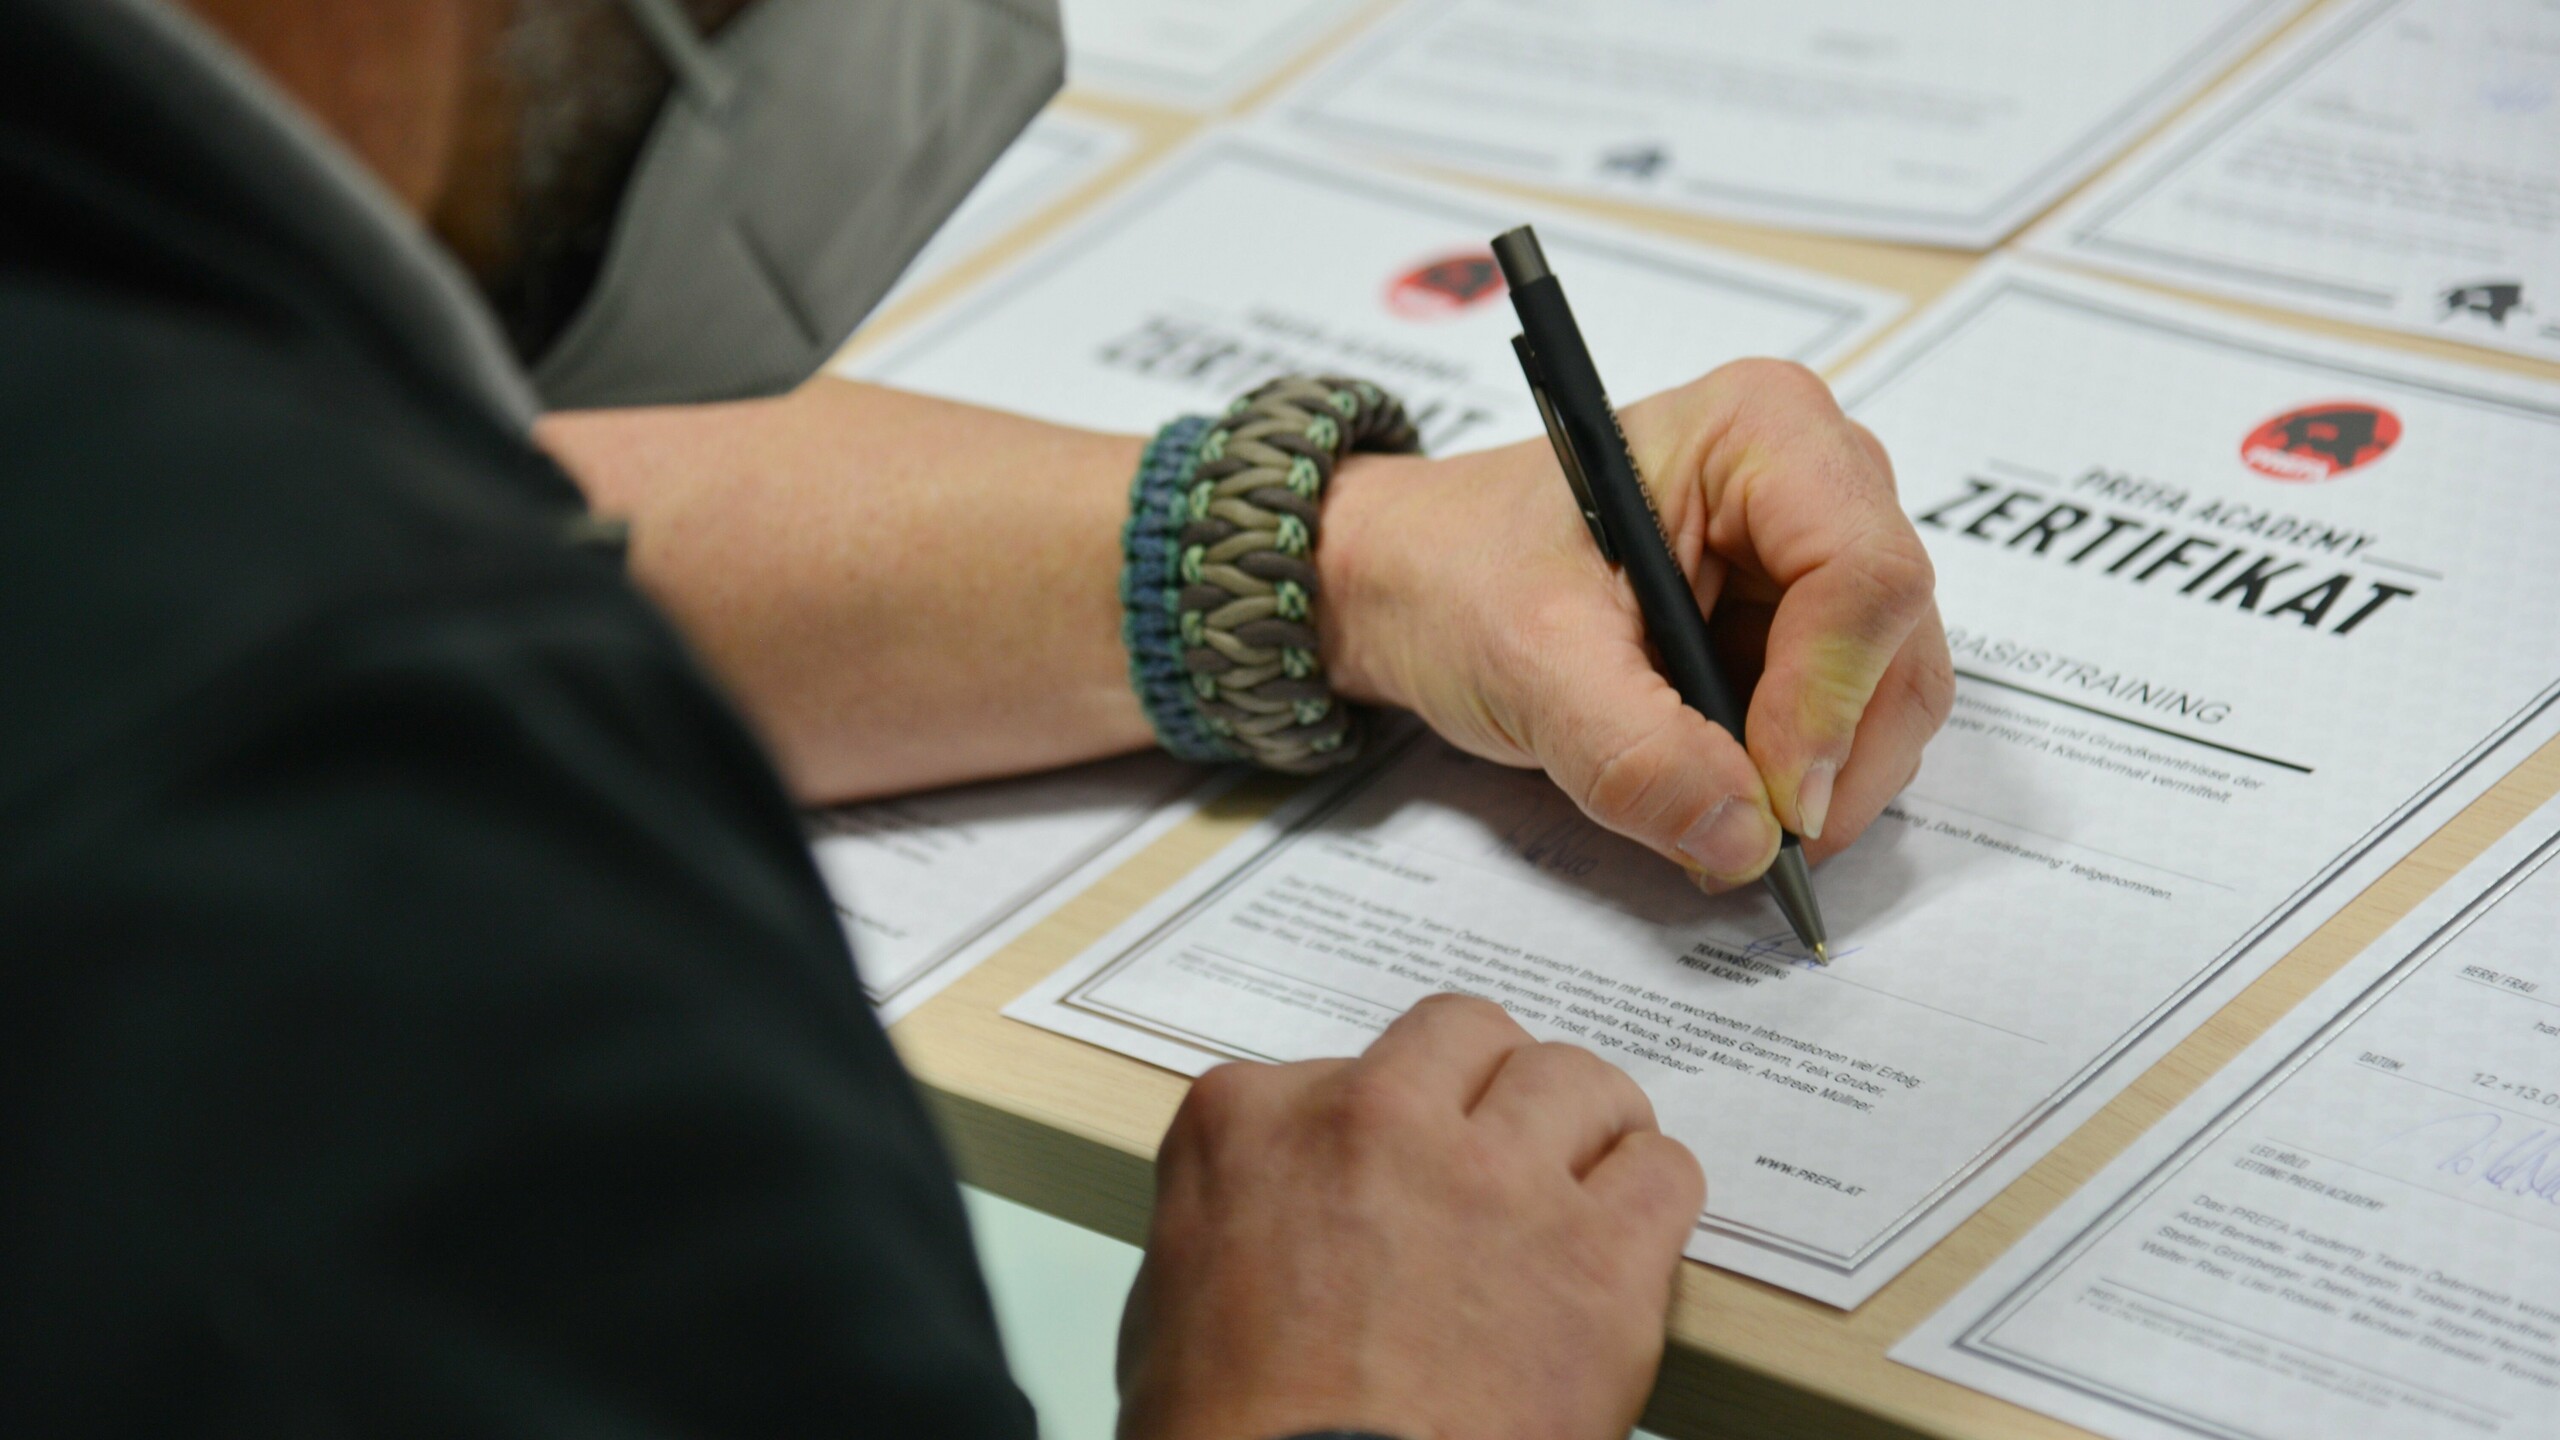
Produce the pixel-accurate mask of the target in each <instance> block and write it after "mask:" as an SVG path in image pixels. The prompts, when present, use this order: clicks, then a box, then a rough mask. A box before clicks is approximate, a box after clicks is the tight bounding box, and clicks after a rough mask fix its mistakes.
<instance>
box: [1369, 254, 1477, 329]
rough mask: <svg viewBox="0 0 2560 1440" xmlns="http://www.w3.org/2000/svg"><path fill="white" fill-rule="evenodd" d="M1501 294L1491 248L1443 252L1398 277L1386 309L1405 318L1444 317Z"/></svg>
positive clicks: (1428, 318)
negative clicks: (1462, 252) (1444, 253)
mask: <svg viewBox="0 0 2560 1440" xmlns="http://www.w3.org/2000/svg"><path fill="white" fill-rule="evenodd" d="M1501 293H1502V267H1501V266H1499V265H1496V264H1495V263H1493V252H1492V251H1490V250H1470V251H1468V252H1466V253H1465V254H1462V255H1444V256H1442V257H1441V258H1439V259H1437V260H1434V261H1432V262H1430V263H1429V264H1427V265H1422V266H1419V267H1417V268H1415V269H1413V270H1410V271H1407V272H1406V273H1405V274H1403V275H1401V276H1398V277H1397V279H1396V282H1395V283H1394V284H1392V285H1389V286H1388V287H1387V309H1388V310H1390V311H1392V312H1393V313H1395V314H1397V315H1400V316H1402V317H1404V318H1405V319H1407V320H1445V319H1447V318H1448V317H1450V316H1452V315H1456V314H1458V313H1460V312H1461V311H1465V310H1472V309H1474V308H1475V307H1476V306H1478V305H1481V304H1483V303H1484V302H1485V301H1487V300H1490V299H1492V298H1493V297H1494V296H1496V295H1499V294H1501Z"/></svg>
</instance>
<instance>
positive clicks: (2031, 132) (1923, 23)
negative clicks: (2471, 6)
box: [1281, 0, 2301, 250]
mask: <svg viewBox="0 0 2560 1440" xmlns="http://www.w3.org/2000/svg"><path fill="white" fill-rule="evenodd" d="M2299 8H2301V6H2300V0H2073V3H2071V4H2067V5H2055V4H2052V3H2049V0H1934V3H1929V4H1913V3H1910V0H1810V3H1807V0H1418V3H1415V4H1414V5H1412V6H1411V7H1410V8H1409V9H1408V10H1407V11H1406V12H1405V13H1404V14H1403V15H1402V16H1401V17H1399V18H1398V19H1397V20H1396V21H1394V22H1391V23H1390V24H1389V25H1387V26H1384V27H1381V28H1380V29H1379V30H1378V31H1376V32H1375V33H1373V34H1371V35H1369V36H1366V37H1364V38H1363V39H1362V40H1361V41H1359V42H1357V43H1355V44H1354V45H1353V46H1351V47H1350V48H1349V49H1347V50H1346V51H1345V52H1344V54H1343V56H1342V58H1341V59H1340V60H1338V61H1336V62H1334V63H1332V64H1330V65H1328V66H1327V67H1326V68H1325V69H1324V70H1322V71H1320V72H1319V73H1318V74H1317V75H1316V76H1315V77H1314V78H1313V79H1312V80H1310V81H1309V82H1308V83H1307V84H1306V85H1305V86H1303V87H1301V88H1299V89H1298V90H1296V91H1293V92H1292V93H1291V94H1290V95H1289V96H1287V97H1285V98H1284V99H1283V101H1282V102H1281V113H1282V114H1283V116H1284V117H1285V118H1286V119H1287V120H1288V122H1289V123H1292V124H1297V125H1303V126H1306V127H1308V128H1310V129H1312V130H1313V131H1315V132H1317V133H1319V134H1322V135H1324V136H1327V137H1329V138H1334V139H1339V140H1345V141H1350V142H1353V143H1357V144H1361V145H1364V146H1372V147H1380V148H1384V149H1388V150H1392V151H1395V152H1398V153H1400V154H1403V155H1407V156H1410V157H1413V158H1416V159H1420V160H1423V161H1426V162H1428V163H1431V164H1435V165H1443V166H1450V167H1454V168H1460V169H1466V170H1472V171H1477V172H1481V173H1484V174H1489V175H1494V176H1498V177H1501V178H1505V179H1513V180H1519V181H1523V182H1526V183H1529V184H1534V185H1546V186H1554V187H1558V188H1562V189H1568V190H1581V191H1596V192H1600V193H1604V194H1608V195H1612V196H1618V197H1622V198H1627V199H1633V200H1639V201H1642V202H1644V203H1646V204H1651V205H1661V206H1666V207H1672V208H1677V209H1686V210H1695V211H1700V212H1703V213H1708V214H1717V215H1729V216H1734V217H1737V218H1740V219H1744V220H1754V221H1761V222H1765V223H1768V224H1773V225H1785V226H1790V227H1794V228H1798V229H1807V230H1826V231H1832V232H1836V233H1839V234H1846V235H1868V236H1874V237H1876V238H1879V239H1885V240H1908V241H1918V242H1922V243H1926V244H1937V245H1955V246H1962V247H1964V248H1967V249H1976V250H1979V249H1984V248H1987V247H1989V246H1992V245H1994V244H1997V243H1998V242H1999V241H2000V240H2001V238H2002V237H2004V236H2006V235H2007V234H2008V233H2009V232H2010V231H2012V230H2015V229H2016V228H2017V227H2018V226H2020V225H2022V224H2024V223H2025V222H2026V221H2027V220H2028V219H2030V218H2031V217H2033V216H2034V215H2035V214H2036V213H2037V212H2038V211H2040V210H2042V209H2044V208H2045V207H2046V206H2048V205H2050V204H2052V203H2053V202H2054V201H2055V200H2056V199H2058V198H2060V197H2061V196H2062V195H2063V194H2064V193H2065V192H2067V191H2068V190H2070V188H2071V187H2072V186H2073V185H2076V184H2077V183H2079V182H2080V180H2081V179H2083V178H2084V177H2086V176H2087V175H2089V174H2090V173H2091V172H2093V171H2095V170H2096V169H2097V168H2098V167H2099V166H2100V165H2102V164H2104V163H2105V162H2106V160H2107V159H2108V158H2109V157H2110V156H2111V155H2113V154H2114V152H2115V151H2116V150H2117V149H2119V148H2120V147H2122V146H2124V145H2126V144H2128V143H2130V142H2131V141H2132V140H2133V139H2134V138H2135V137H2136V136H2138V135H2140V134H2141V133H2142V131H2143V129H2144V128H2145V127H2147V126H2148V125H2150V124H2152V123H2154V122H2156V121H2157V120H2159V119H2160V118H2161V117H2162V116H2163V115H2165V114H2167V113H2168V112H2169V111H2170V110H2171V109H2173V108H2175V107H2176V106H2177V105H2178V103H2179V102H2181V101H2182V100H2184V99H2185V98H2187V97H2188V96H2190V95H2193V94H2194V93H2196V91H2198V90H2199V89H2201V88H2202V87H2203V86H2204V85H2205V84H2206V83H2207V82H2208V81H2210V80H2211V79H2212V78H2213V77H2214V76H2215V75H2216V74H2217V73H2219V72H2220V70H2221V69H2222V67H2224V66H2226V65H2228V64H2230V63H2231V62H2232V61H2234V60H2236V59H2238V58H2239V57H2240V56H2241V55H2243V54H2245V53H2246V52H2247V50H2248V47H2249V46H2250V45H2251V44H2253V43H2255V42H2256V41H2257V40H2259V39H2260V38H2262V37H2264V36H2265V35H2266V34H2268V33H2269V32H2270V31H2272V30H2273V29H2274V28H2275V27H2276V26H2277V25H2278V24H2280V23H2282V22H2283V20H2284V19H2285V18H2286V17H2287V16H2288V15H2290V14H2292V13H2293V12H2294V11H2296V10H2298V9H2299Z"/></svg>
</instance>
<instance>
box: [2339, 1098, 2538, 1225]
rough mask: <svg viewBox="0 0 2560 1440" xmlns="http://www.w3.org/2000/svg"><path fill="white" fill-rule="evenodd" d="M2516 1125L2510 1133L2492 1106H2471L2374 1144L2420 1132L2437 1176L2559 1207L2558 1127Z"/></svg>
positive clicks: (2392, 1142)
mask: <svg viewBox="0 0 2560 1440" xmlns="http://www.w3.org/2000/svg"><path fill="white" fill-rule="evenodd" d="M2516 1128H2517V1130H2519V1131H2521V1132H2522V1133H2520V1134H2511V1133H2509V1131H2508V1127H2507V1117H2506V1116H2504V1115H2501V1114H2499V1113H2498V1112H2496V1111H2494V1110H2475V1111H2471V1112H2470V1113H2468V1114H2462V1115H2446V1116H2442V1117H2439V1118H2437V1119H2434V1120H2430V1121H2428V1122H2426V1123H2425V1124H2423V1125H2413V1126H2411V1127H2410V1128H2408V1129H2406V1130H2403V1131H2401V1132H2400V1133H2399V1134H2397V1135H2394V1136H2392V1137H2391V1138H2390V1139H2388V1140H2385V1141H2383V1142H2382V1143H2381V1144H2380V1145H2376V1146H2375V1147H2373V1148H2374V1150H2377V1151H2379V1150H2387V1149H2389V1148H2390V1147H2392V1146H2394V1145H2397V1144H2399V1143H2400V1142H2401V1141H2403V1140H2415V1139H2417V1138H2418V1137H2421V1136H2424V1137H2426V1139H2427V1140H2428V1141H2430V1142H2432V1143H2431V1144H2430V1145H2429V1147H2428V1148H2427V1149H2426V1150H2425V1151H2422V1153H2426V1154H2432V1155H2433V1156H2434V1157H2435V1159H2434V1162H2433V1164H2434V1169H2435V1171H2436V1173H2437V1174H2439V1175H2451V1176H2453V1177H2454V1178H2456V1179H2458V1180H2464V1181H2468V1182H2470V1183H2471V1184H2474V1185H2486V1186H2488V1187H2489V1188H2490V1189H2492V1190H2495V1191H2497V1192H2498V1193H2499V1194H2501V1195H2514V1196H2517V1197H2519V1198H2522V1199H2529V1200H2539V1201H2541V1202H2543V1203H2544V1204H2546V1205H2560V1129H2553V1128H2552V1127H2550V1126H2548V1125H2523V1126H2518V1127H2516ZM2429 1132H2434V1133H2432V1134H2430V1133H2429ZM2368 1153H2370V1152H2368Z"/></svg>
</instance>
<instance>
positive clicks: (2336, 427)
mask: <svg viewBox="0 0 2560 1440" xmlns="http://www.w3.org/2000/svg"><path fill="white" fill-rule="evenodd" d="M2398 443H2400V417H2399V416H2397V415H2394V414H2392V413H2391V412H2390V411H2388V410H2385V409H2383V408H2382V407H2381V406H2379V405H2366V404H2363V403H2361V402H2358V401H2354V400H2337V401H2331V402H2328V403H2326V404H2320V405H2305V406H2303V407H2302V408H2301V409H2299V410H2287V411H2286V412H2284V413H2283V414H2281V415H2278V416H2277V417H2275V418H2274V419H2272V420H2270V421H2268V422H2267V423H2266V424H2264V425H2261V426H2259V427H2258V428H2257V429H2255V430H2252V431H2250V432H2249V438H2248V439H2246V440H2243V441H2241V442H2240V458H2241V459H2242V460H2245V461H2247V462H2248V464H2249V468H2250V469H2252V470H2255V471H2257V472H2258V473H2259V474H2261V475H2264V476H2267V477H2269V478H2270V479H2275V480H2287V481H2293V482H2296V483H2305V482H2309V481H2314V480H2334V479H2336V478H2337V477H2338V476H2340V475H2343V474H2345V473H2346V472H2348V471H2350V470H2353V469H2355V468H2356V467H2357V466H2359V465H2370V464H2372V463H2373V462H2374V461H2376V460H2379V459H2381V458H2382V456H2383V453H2384V452H2385V451H2387V450H2389V449H2390V448H2391V447H2392V446H2394V445H2396V444H2398Z"/></svg>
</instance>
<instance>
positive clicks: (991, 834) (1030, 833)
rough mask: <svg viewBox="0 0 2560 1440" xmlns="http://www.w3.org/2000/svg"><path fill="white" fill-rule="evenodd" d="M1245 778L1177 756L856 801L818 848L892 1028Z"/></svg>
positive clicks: (826, 828)
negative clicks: (1233, 781) (1189, 763)
mask: <svg viewBox="0 0 2560 1440" xmlns="http://www.w3.org/2000/svg"><path fill="white" fill-rule="evenodd" d="M1230 778H1231V777H1226V776H1220V775H1207V774H1204V773H1203V772H1202V771H1200V770H1199V769H1197V768H1195V767H1192V766H1186V765H1181V764H1178V763H1176V762H1175V761H1174V760H1173V759H1172V757H1170V756H1166V755H1156V754H1148V755H1131V756H1126V757H1123V758H1121V759H1117V760H1106V761H1102V762H1100V763H1098V764H1093V765H1080V766H1077V767H1075V768H1073V769H1068V770H1060V771H1056V772H1054V773H1052V774H1048V775H1041V776H1035V777H1033V778H1031V779H1027V780H1007V781H998V782H994V783H991V784H985V785H970V786H964V787H961V788H958V789H952V790H939V791H934V792H932V793H929V794H923V795H907V796H901V797H899V798H897V799H894V800H876V801H872V802H870V803H868V804H863V805H848V806H845V807H843V808H841V809H836V810H829V811H824V812H821V813H819V814H817V815H813V816H811V817H810V822H809V833H810V841H809V848H810V851H811V853H812V854H813V855H814V856H815V857H816V859H817V862H818V873H819V874H820V875H821V876H822V877H823V878H824V879H825V880H826V882H827V890H828V893H829V894H830V895H832V896H833V897H834V899H835V903H836V910H837V913H838V914H839V915H841V916H842V917H843V919H844V926H845V935H846V937H847V938H848V939H849V940H850V941H851V942H852V944H853V958H854V968H855V970H856V971H858V972H859V973H860V975H861V976H862V986H863V990H864V991H865V992H866V993H867V994H869V995H870V997H871V1003H872V1005H873V1006H874V1007H876V1008H877V1009H878V1010H879V1012H880V1018H881V1020H882V1021H883V1022H884V1023H885V1022H887V1021H892V1020H896V1019H898V1018H899V1017H900V1016H902V1015H905V1014H906V1013H907V1012H908V1011H910V1010H913V1009H914V1008H916V1007H917V1006H918V1005H921V1004H923V1003H924V1002H925V1001H927V1000H930V999H932V998H933V997H934V996H935V995H938V994H940V993H941V992H942V990H943V988H944V987H946V986H948V985H949V984H950V983H951V982H952V981H954V980H957V979H959V978H960V977H961V976H962V975H964V974H966V973H968V971H969V969H970V967H972V966H974V965H975V964H977V962H979V961H980V960H983V959H985V958H987V957H988V956H990V955H992V954H994V953H995V952H996V951H998V950H1000V949H1002V948H1003V947H1004V946H1005V945H1006V944H1007V943H1009V942H1010V941H1011V940H1012V939H1013V938H1014V937H1015V936H1016V935H1019V934H1021V933H1022V931H1024V930H1025V929H1027V928H1029V927H1030V925H1031V924H1032V923H1033V922H1035V921H1037V920H1038V919H1039V918H1040V917H1041V916H1043V915H1045V914H1046V913H1047V912H1048V909H1049V908H1050V906H1051V904H1053V903H1054V902H1055V901H1058V900H1063V899H1066V898H1067V897H1069V896H1072V895H1074V894H1076V893H1077V892H1079V891H1081V890H1083V889H1084V888H1085V887H1086V886H1088V885H1090V884H1091V883H1092V882H1093V881H1095V880H1098V879H1100V878H1102V876H1103V875H1104V874H1105V873H1107V872H1108V871H1109V870H1110V869H1111V868H1112V867H1113V866H1114V865H1115V864H1117V863H1118V861H1120V860H1122V859H1125V858H1127V857H1128V856H1129V855H1131V854H1133V853H1135V852H1136V851H1137V850H1138V849H1139V848H1141V847H1143V846H1144V845H1145V844H1146V843H1147V842H1149V841H1152V840H1153V839H1155V838H1156V837H1157V836H1159V835H1161V834H1163V833H1164V832H1165V831H1166V830H1168V829H1171V828H1172V827H1173V825H1174V824H1176V823H1177V822H1179V821H1180V820H1181V819H1183V817H1185V816H1187V815H1189V814H1191V813H1192V812H1193V811H1194V810H1196V809H1197V808H1198V807H1199V804H1200V803H1201V802H1202V801H1204V800H1206V799H1207V798H1208V797H1209V796H1210V795H1211V794H1213V793H1215V791H1216V790H1217V789H1219V788H1222V787H1223V785H1224V784H1225V783H1227V782H1228V780H1229V779H1230Z"/></svg>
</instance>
